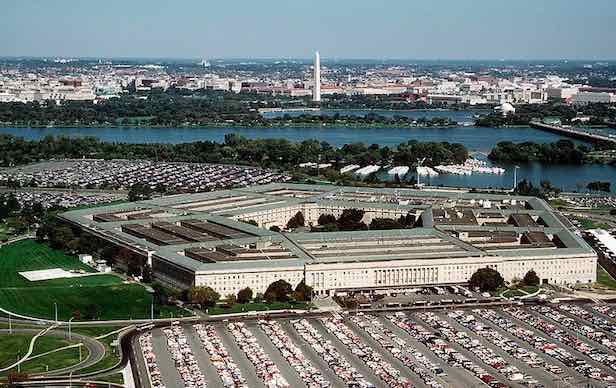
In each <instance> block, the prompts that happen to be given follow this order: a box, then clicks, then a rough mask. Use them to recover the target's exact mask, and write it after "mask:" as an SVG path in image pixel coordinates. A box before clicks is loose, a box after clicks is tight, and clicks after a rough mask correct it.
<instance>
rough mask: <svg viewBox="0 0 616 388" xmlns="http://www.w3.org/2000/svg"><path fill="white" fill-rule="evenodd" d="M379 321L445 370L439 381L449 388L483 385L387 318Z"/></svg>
mask: <svg viewBox="0 0 616 388" xmlns="http://www.w3.org/2000/svg"><path fill="white" fill-rule="evenodd" d="M378 319H379V320H380V321H381V322H383V324H384V326H385V327H386V328H388V329H389V330H391V331H392V332H393V333H394V334H396V335H397V336H398V337H400V338H402V339H403V340H404V341H406V342H407V343H409V344H410V345H411V346H412V347H413V348H415V349H417V350H418V351H419V352H421V353H422V354H423V355H424V356H425V357H426V358H427V359H429V360H430V361H432V362H433V363H435V364H437V365H438V366H440V367H441V368H443V370H444V371H445V373H446V374H447V375H446V376H440V377H439V379H440V381H443V382H444V383H445V386H448V387H455V386H463V387H476V386H480V385H482V384H483V383H482V382H481V381H480V380H479V379H477V378H476V377H475V376H473V375H472V374H470V373H469V372H468V371H467V370H466V369H463V368H455V367H453V366H451V365H448V364H447V363H446V362H445V361H443V360H442V359H441V358H439V357H438V356H437V355H436V354H434V353H432V351H431V350H430V349H429V348H428V347H427V346H425V345H424V344H422V343H421V342H419V341H417V340H416V339H414V338H413V337H411V336H410V335H409V334H408V333H407V332H406V331H404V330H402V329H401V328H399V327H398V326H396V325H395V324H394V323H393V322H391V321H390V320H389V319H387V318H385V317H384V316H381V317H379V318H378ZM427 328H428V327H427V326H426V329H427Z"/></svg>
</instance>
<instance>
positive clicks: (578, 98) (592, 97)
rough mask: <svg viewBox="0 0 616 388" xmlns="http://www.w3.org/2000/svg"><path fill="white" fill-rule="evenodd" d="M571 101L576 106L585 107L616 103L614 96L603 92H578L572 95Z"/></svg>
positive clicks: (615, 96)
mask: <svg viewBox="0 0 616 388" xmlns="http://www.w3.org/2000/svg"><path fill="white" fill-rule="evenodd" d="M571 101H572V102H573V104H576V105H586V104H592V103H606V104H611V103H615V102H616V95H614V94H612V93H603V92H579V93H577V94H575V95H573V97H572V99H571Z"/></svg>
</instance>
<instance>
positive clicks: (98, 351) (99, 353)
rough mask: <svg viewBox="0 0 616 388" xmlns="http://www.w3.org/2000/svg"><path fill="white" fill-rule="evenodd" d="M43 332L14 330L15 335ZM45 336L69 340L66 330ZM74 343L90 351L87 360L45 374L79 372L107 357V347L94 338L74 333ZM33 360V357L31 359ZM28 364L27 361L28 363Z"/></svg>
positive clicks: (48, 333)
mask: <svg viewBox="0 0 616 388" xmlns="http://www.w3.org/2000/svg"><path fill="white" fill-rule="evenodd" d="M40 331H41V330H39V329H25V328H14V329H13V333H21V334H37V333H39V332H40ZM0 333H1V334H8V333H9V330H8V329H2V330H0ZM45 335H51V336H54V337H61V338H67V337H68V333H67V332H65V331H64V330H50V331H48V332H47V333H46V334H45ZM71 336H72V337H73V342H82V343H83V344H84V346H85V347H86V348H87V349H88V355H87V356H86V358H85V359H83V360H82V361H81V362H80V363H78V364H75V365H72V366H70V367H67V368H62V369H57V370H54V371H50V372H49V373H44V374H45V375H50V376H51V375H62V374H68V373H70V372H73V371H78V370H79V369H84V368H87V367H89V366H91V365H94V364H96V363H97V362H99V361H100V360H102V359H103V357H105V352H106V351H105V346H104V345H103V344H102V343H100V341H97V340H96V339H94V338H91V337H87V336H83V335H80V334H77V333H72V335H71ZM30 358H31V357H30ZM26 362H27V361H26ZM33 375H43V373H35V374H33Z"/></svg>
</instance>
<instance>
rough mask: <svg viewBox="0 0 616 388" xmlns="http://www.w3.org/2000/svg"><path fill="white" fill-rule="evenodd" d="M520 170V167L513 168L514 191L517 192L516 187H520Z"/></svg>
mask: <svg viewBox="0 0 616 388" xmlns="http://www.w3.org/2000/svg"><path fill="white" fill-rule="evenodd" d="M519 168H520V166H515V167H514V168H513V190H515V188H516V186H517V185H518V169H519Z"/></svg>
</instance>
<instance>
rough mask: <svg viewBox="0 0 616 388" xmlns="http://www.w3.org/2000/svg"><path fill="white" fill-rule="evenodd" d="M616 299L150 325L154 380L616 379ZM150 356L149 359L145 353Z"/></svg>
mask: <svg viewBox="0 0 616 388" xmlns="http://www.w3.org/2000/svg"><path fill="white" fill-rule="evenodd" d="M614 315H616V306H612V305H592V304H571V303H568V304H546V305H537V306H516V307H504V308H490V307H486V308H458V307H454V308H453V309H449V310H439V311H416V312H415V311H408V312H392V313H373V314H370V313H357V314H348V313H342V314H339V313H331V314H324V315H322V316H318V317H310V318H299V319H291V318H281V319H275V320H257V319H253V320H246V321H233V322H202V323H199V324H183V325H179V324H177V325H172V326H171V327H167V328H157V329H153V331H152V332H150V333H144V334H143V335H142V336H141V337H140V339H139V343H140V345H141V346H140V347H141V351H142V354H143V356H144V357H143V359H144V360H145V363H146V365H145V367H144V368H142V369H143V370H146V371H149V375H150V376H151V377H149V378H148V379H147V381H149V382H150V383H149V384H150V385H151V386H152V387H157V388H158V387H167V388H181V387H206V386H209V387H301V386H305V387H315V388H316V387H434V388H437V387H482V386H483V387H485V386H490V387H525V386H530V387H542V386H543V387H590V386H592V387H612V386H616V380H615V379H614V376H616V352H615V351H614V349H615V348H616V345H615V344H616V324H615V323H614V320H613V318H612V316H614ZM139 359H141V358H139Z"/></svg>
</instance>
